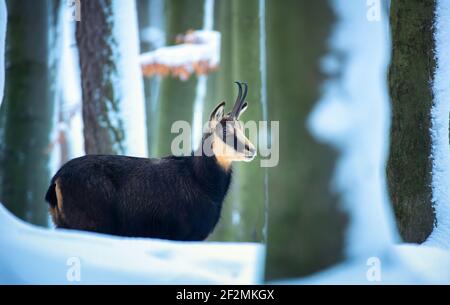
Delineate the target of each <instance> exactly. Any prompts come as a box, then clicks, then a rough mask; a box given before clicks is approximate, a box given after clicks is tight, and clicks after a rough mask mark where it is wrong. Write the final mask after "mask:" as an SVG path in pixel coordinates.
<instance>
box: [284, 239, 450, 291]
mask: <svg viewBox="0 0 450 305" xmlns="http://www.w3.org/2000/svg"><path fill="white" fill-rule="evenodd" d="M377 259H379V261H378V262H379V266H378V267H379V269H378V271H379V278H378V279H376V278H375V277H374V276H373V274H372V272H373V267H372V266H373V265H372V264H373V261H371V260H369V261H359V260H350V261H348V262H346V263H343V264H341V265H337V266H336V267H333V268H330V269H327V270H325V271H323V272H319V273H317V274H314V275H313V276H310V277H306V278H303V279H298V280H291V281H281V282H278V283H280V284H294V285H301V284H316V285H333V284H334V285H336V284H337V285H342V284H345V285H347V284H354V285H377V284H380V285H392V284H405V285H407V284H414V285H417V284H450V271H449V270H450V252H448V251H444V250H441V249H438V248H433V247H425V246H418V245H409V244H405V245H397V246H393V247H392V248H390V249H387V251H386V253H385V254H384V255H382V256H380V257H378V258H377Z"/></svg>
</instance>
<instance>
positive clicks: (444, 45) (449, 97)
mask: <svg viewBox="0 0 450 305" xmlns="http://www.w3.org/2000/svg"><path fill="white" fill-rule="evenodd" d="M435 29H436V32H435V43H436V62H437V68H436V71H435V74H434V81H433V92H434V103H433V108H432V111H431V117H432V127H431V138H432V162H433V175H432V190H433V203H434V209H435V211H436V219H437V223H436V227H435V228H434V230H433V232H432V234H431V236H430V237H429V238H428V240H427V241H426V242H425V244H427V245H434V246H437V247H442V248H445V249H448V250H450V145H449V114H450V85H449V84H450V2H449V1H448V0H438V1H437V3H436V23H435ZM448 270H450V269H448Z"/></svg>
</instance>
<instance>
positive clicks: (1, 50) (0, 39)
mask: <svg viewBox="0 0 450 305" xmlns="http://www.w3.org/2000/svg"><path fill="white" fill-rule="evenodd" d="M6 16H7V15H6V3H5V1H4V0H0V106H1V105H2V102H3V90H4V88H5V40H6V22H7V18H6Z"/></svg>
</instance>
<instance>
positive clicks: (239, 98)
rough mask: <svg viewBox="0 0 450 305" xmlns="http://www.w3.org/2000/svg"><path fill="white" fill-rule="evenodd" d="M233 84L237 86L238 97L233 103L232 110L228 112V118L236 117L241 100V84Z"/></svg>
mask: <svg viewBox="0 0 450 305" xmlns="http://www.w3.org/2000/svg"><path fill="white" fill-rule="evenodd" d="M234 83H235V84H236V85H238V87H239V93H238V96H237V98H236V102H235V103H234V106H233V110H231V112H230V116H231V117H236V116H237V114H238V112H239V108H240V105H241V98H242V85H241V83H240V82H234Z"/></svg>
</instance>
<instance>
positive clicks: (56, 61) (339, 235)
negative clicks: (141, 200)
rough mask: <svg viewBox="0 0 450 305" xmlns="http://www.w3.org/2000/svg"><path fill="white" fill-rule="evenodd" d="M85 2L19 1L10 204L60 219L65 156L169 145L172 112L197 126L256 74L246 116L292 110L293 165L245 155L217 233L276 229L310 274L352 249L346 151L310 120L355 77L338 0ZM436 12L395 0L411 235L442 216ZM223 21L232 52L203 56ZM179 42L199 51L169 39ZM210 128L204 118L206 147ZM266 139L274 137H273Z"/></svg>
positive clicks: (282, 115)
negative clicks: (58, 194) (329, 67)
mask: <svg viewBox="0 0 450 305" xmlns="http://www.w3.org/2000/svg"><path fill="white" fill-rule="evenodd" d="M69 2H70V3H72V6H70V5H69V3H68V2H66V1H58V0H39V1H36V0H9V1H7V8H8V28H7V41H6V84H5V90H6V91H5V98H4V101H3V103H2V104H1V108H0V139H1V140H0V201H1V202H2V203H4V204H5V206H6V207H7V208H8V209H10V210H11V211H13V212H14V213H15V214H16V215H17V216H19V217H20V218H22V219H24V220H26V221H29V222H31V223H34V224H37V225H41V226H50V221H49V217H48V212H47V204H46V203H45V202H44V194H45V191H46V189H47V187H48V183H49V181H50V178H51V176H52V175H53V174H54V173H55V171H56V170H57V169H58V168H59V166H61V165H62V164H63V163H65V162H66V161H67V160H69V159H71V158H74V157H77V156H80V155H83V154H85V153H89V154H97V153H110V154H131V155H137V156H150V157H162V156H166V155H168V154H170V153H171V152H170V143H171V141H172V139H173V137H174V135H173V134H172V133H171V130H170V128H171V125H172V123H173V122H174V121H177V120H185V121H188V122H192V123H193V125H194V127H195V126H198V124H199V122H200V121H201V122H205V121H206V120H207V118H208V115H209V112H210V111H211V110H212V108H213V107H214V106H215V105H216V104H217V103H218V102H220V101H222V100H225V101H227V102H228V104H227V105H228V107H231V104H232V102H233V101H234V99H235V87H234V84H233V82H234V81H235V80H240V81H246V82H247V83H248V84H249V95H248V98H247V100H248V102H249V105H250V107H249V110H248V111H247V112H246V114H245V117H244V118H243V120H244V121H245V120H254V121H262V120H271V121H279V122H280V134H279V144H280V149H279V151H280V158H279V164H278V166H276V167H274V168H261V167H260V166H259V159H256V160H255V161H253V162H251V163H249V164H236V165H235V167H234V180H233V185H232V188H231V190H230V191H229V195H228V196H227V200H226V203H225V204H224V210H223V216H222V218H221V221H220V223H219V225H218V227H217V228H216V230H215V232H214V234H213V235H212V236H211V237H210V240H214V241H254V242H266V240H267V239H269V245H270V246H269V249H268V260H269V261H270V262H271V264H270V266H271V267H270V268H271V269H270V270H269V274H270V276H271V277H277V276H278V275H280V276H281V275H283V276H286V274H288V275H289V273H292V275H296V276H298V275H304V274H310V273H312V272H314V271H316V270H319V269H322V268H324V267H325V266H329V265H331V264H333V263H335V262H337V261H339V260H341V259H342V257H343V255H344V251H343V247H344V244H345V241H344V232H345V228H346V226H347V223H348V215H347V214H346V212H345V211H343V210H342V209H341V208H339V205H338V204H336V203H337V202H339V200H340V198H339V196H338V195H337V193H334V192H333V191H332V190H331V187H330V183H331V181H330V180H331V177H332V172H333V170H334V167H335V162H336V157H337V152H336V151H334V150H333V149H331V148H330V147H328V146H326V145H323V144H321V143H318V142H317V141H316V140H315V139H314V138H313V137H312V136H311V134H310V132H309V130H308V128H307V124H306V122H307V118H308V116H309V115H310V113H311V111H312V109H313V107H314V106H315V105H316V103H317V102H318V100H319V98H320V96H321V92H322V86H323V84H324V82H325V80H326V79H328V78H339V77H340V74H339V70H337V71H334V72H333V73H331V74H330V73H329V71H327V72H326V71H325V69H324V63H323V58H324V57H325V55H327V54H328V53H329V52H330V50H329V39H330V36H331V33H332V31H333V29H334V27H335V26H336V24H337V17H336V15H335V13H334V11H333V9H332V5H331V3H330V2H332V1H327V0H315V1H309V0H304V1H299V0H283V1H277V0H245V1H243V0H182V1H180V0H136V1H131V0H126V1H124V0H122V1H121V0H116V1H108V0H95V1H93V0H92V1H81V10H80V11H77V8H76V5H75V7H74V6H73V5H74V3H76V2H77V1H69ZM382 3H383V5H382V6H381V9H382V10H387V9H388V7H389V4H388V3H387V1H383V2H382ZM433 12H434V1H432V0H425V1H423V0H411V1H392V3H391V7H390V25H391V28H390V33H391V35H392V36H391V40H392V59H391V60H392V62H391V68H390V71H389V75H388V73H387V72H388V71H386V82H388V81H389V84H390V86H389V87H390V88H389V89H390V94H391V98H392V114H393V123H392V131H391V143H390V145H391V152H390V159H389V164H388V168H387V173H388V179H389V188H390V191H391V199H392V202H393V207H394V211H395V214H396V219H397V224H398V227H399V231H400V234H401V236H402V238H403V239H404V240H405V241H409V242H422V241H423V240H425V239H426V237H427V236H428V235H429V234H430V232H431V230H432V228H433V223H434V212H433V208H432V203H431V190H430V179H431V178H430V175H431V170H430V162H429V156H430V150H431V142H430V134H429V125H430V107H431V105H432V92H431V89H430V88H429V84H428V79H429V75H431V74H432V73H433V71H432V70H433V67H434V64H433V55H432V54H433V52H432V50H433V39H432V32H431V28H432V20H433ZM366 14H367V11H362V12H361V15H362V18H365V16H366ZM77 17H80V18H81V19H80V21H77V20H76V19H77ZM74 19H75V20H74ZM367 22H369V21H367ZM385 22H386V27H388V26H389V25H388V22H387V20H385ZM196 31H200V32H197V33H196ZM214 32H216V33H220V44H219V46H220V47H219V49H218V50H219V56H220V61H218V62H217V63H216V62H215V61H214V55H212V54H206V55H205V54H203V53H202V54H203V55H202V56H203V57H202V56H189V50H190V49H189V45H190V44H197V43H200V44H201V43H205V42H208V40H207V39H206V40H205V41H203V40H202V37H203V36H202V34H205V33H206V34H207V33H214ZM190 33H191V34H192V33H193V37H194V38H193V40H194V41H191V40H190V38H189V35H190ZM205 37H209V36H208V35H206V36H205ZM406 41H408V42H409V43H405V42H406ZM390 43H391V42H390V40H389V37H387V39H386V44H390ZM174 45H184V46H185V47H186V48H185V49H182V52H179V53H176V52H173V53H170V52H172V51H170V49H169V51H167V49H164V48H165V47H166V46H174ZM216 47H217V45H216ZM212 49H214V48H212ZM161 50H162V52H164V51H167V52H169V53H168V54H175V58H174V59H175V60H174V62H173V63H171V62H170V61H167V58H163V57H164V56H162V57H161V58H162V59H161V58H158V54H161V53H154V52H158V51H161ZM152 52H153V53H152ZM195 54H196V53H195ZM195 54H194V55H195ZM177 56H180V57H181V58H182V59H180V58H178V57H177ZM148 58H151V60H149V61H146V59H147V60H148ZM211 58H213V59H211ZM336 58H338V59H339V60H340V61H345V60H346V58H345V56H344V55H343V54H336ZM144 74H145V75H144ZM418 126H419V128H418ZM199 133H200V131H199V129H198V128H194V131H193V139H194V140H193V145H194V146H195V145H196V141H197V142H198V141H199V136H200V134H199ZM260 137H267V139H264V138H263V139H260V140H262V141H269V142H270V134H269V135H267V134H263V135H262V136H260ZM196 139H197V140H196ZM268 228H269V232H268V231H267V230H268ZM305 232H306V233H305ZM267 234H268V235H267ZM298 249H301V251H299V250H298ZM294 257H295V259H294Z"/></svg>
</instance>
